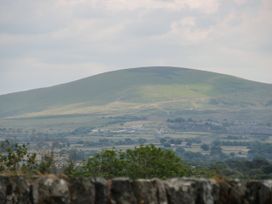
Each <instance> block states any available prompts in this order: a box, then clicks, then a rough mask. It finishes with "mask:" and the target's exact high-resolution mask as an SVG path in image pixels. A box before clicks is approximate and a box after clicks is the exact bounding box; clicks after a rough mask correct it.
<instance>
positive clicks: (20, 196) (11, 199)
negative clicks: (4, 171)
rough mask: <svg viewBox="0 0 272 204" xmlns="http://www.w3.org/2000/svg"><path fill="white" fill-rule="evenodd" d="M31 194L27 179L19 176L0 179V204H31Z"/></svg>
mask: <svg viewBox="0 0 272 204" xmlns="http://www.w3.org/2000/svg"><path fill="white" fill-rule="evenodd" d="M31 193H32V192H31V188H30V184H29V183H28V181H27V179H25V178H23V177H20V176H10V177H3V176H1V177H0V204H2V203H5V204H13V203H18V204H23V203H26V204H28V203H32V196H31Z"/></svg>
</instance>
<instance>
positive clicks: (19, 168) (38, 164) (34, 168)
mask: <svg viewBox="0 0 272 204" xmlns="http://www.w3.org/2000/svg"><path fill="white" fill-rule="evenodd" d="M53 170H54V156H53V155H47V154H46V155H44V156H43V157H42V159H41V160H40V161H38V160H37V155H36V153H30V152H29V151H28V149H27V146H26V145H25V144H22V145H20V144H13V143H10V142H9V141H4V142H1V143H0V173H5V174H39V173H53V172H54V171H53Z"/></svg>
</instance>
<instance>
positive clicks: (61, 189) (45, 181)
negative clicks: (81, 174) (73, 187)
mask: <svg viewBox="0 0 272 204" xmlns="http://www.w3.org/2000/svg"><path fill="white" fill-rule="evenodd" d="M33 199H34V203H38V204H42V203H50V204H61V203H70V194H69V188H68V184H67V182H66V181H65V180H64V179H62V178H58V177H56V176H54V175H48V176H42V177H40V178H38V179H37V180H36V181H35V183H34V185H33Z"/></svg>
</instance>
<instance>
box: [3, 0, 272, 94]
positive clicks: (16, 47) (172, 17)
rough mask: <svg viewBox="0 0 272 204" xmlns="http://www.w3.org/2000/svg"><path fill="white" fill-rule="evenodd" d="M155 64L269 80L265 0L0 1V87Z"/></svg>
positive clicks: (269, 3) (271, 63)
mask: <svg viewBox="0 0 272 204" xmlns="http://www.w3.org/2000/svg"><path fill="white" fill-rule="evenodd" d="M156 65H160V66H164V65H165V66H167V65H169V66H178V67H188V68H195V69H201V70H208V71H214V72H220V73H226V74H230V75H235V76H239V77H242V78H246V79H251V80H255V81H262V82H267V83H272V0H0V94H5V93H9V92H14V91H21V90H27V89H33V88H38V87H45V86H51V85H54V84H59V83H63V82H69V81H72V80H75V79H79V78H83V77H88V76H91V75H94V74H97V73H101V72H105V71H111V70H116V69H123V68H130V67H140V66H156Z"/></svg>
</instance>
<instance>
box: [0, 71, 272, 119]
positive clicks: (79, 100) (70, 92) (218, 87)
mask: <svg viewBox="0 0 272 204" xmlns="http://www.w3.org/2000/svg"><path fill="white" fill-rule="evenodd" d="M211 99H213V100H211ZM271 99H272V85H269V84H262V83H257V82H252V81H248V80H243V79H240V78H236V77H231V76H227V75H222V74H216V73H211V72H204V71H197V70H191V69H183V68H171V67H149V68H138V69H128V70H120V71H114V72H108V73H104V74H100V75H96V76H92V77H89V78H85V79H82V80H78V81H74V82H71V83H67V84H62V85H58V86H54V87H49V88H43V89H36V90H31V91H26V92H20V93H14V94H8V95H3V96H0V116H17V115H22V114H28V113H33V112H39V114H36V115H43V114H45V115H50V114H53V115H54V114H75V113H88V112H93V111H96V112H99V111H105V110H107V111H114V110H117V109H124V110H125V109H133V108H134V109H135V108H136V109H143V108H152V107H156V108H158V107H164V106H169V107H170V106H172V107H175V106H177V107H178V106H180V107H182V105H184V104H185V106H186V107H190V106H191V107H192V108H195V107H204V106H205V105H210V106H212V107H215V108H222V107H225V108H226V107H227V108H228V107H233V106H235V107H246V106H251V107H265V104H266V103H267V102H268V101H270V100H271ZM209 101H212V103H210V102H209ZM34 115H35V114H34Z"/></svg>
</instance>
